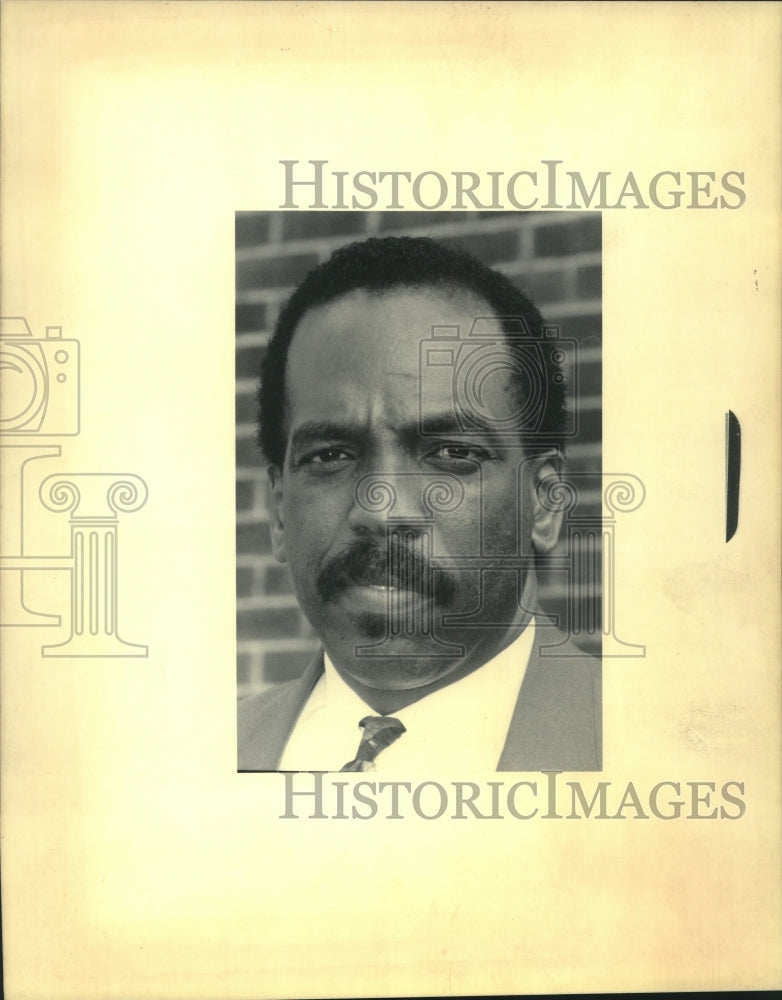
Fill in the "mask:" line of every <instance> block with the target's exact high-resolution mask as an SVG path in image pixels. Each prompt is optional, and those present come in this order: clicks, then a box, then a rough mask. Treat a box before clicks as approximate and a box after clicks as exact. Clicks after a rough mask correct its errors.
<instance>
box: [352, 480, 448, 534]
mask: <svg viewBox="0 0 782 1000" xmlns="http://www.w3.org/2000/svg"><path fill="white" fill-rule="evenodd" d="M431 486H432V477H431V476H428V477H427V476H424V475H421V474H420V473H418V474H416V473H405V472H396V473H384V472H378V473H370V474H368V475H366V476H362V478H361V479H359V480H358V482H357V483H356V488H355V491H354V496H353V505H352V507H351V510H350V514H349V516H348V524H349V525H350V527H351V528H353V530H354V531H363V532H367V531H369V532H373V533H376V534H385V532H386V530H387V528H388V526H389V525H394V526H398V527H401V526H403V525H404V526H405V527H408V528H410V529H412V530H414V531H421V530H423V527H424V525H426V524H430V523H431V522H432V510H431V508H430V507H429V506H428V505H427V503H426V497H427V494H428V492H429V491H430V490H431Z"/></svg>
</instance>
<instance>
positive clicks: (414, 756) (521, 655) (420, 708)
mask: <svg viewBox="0 0 782 1000" xmlns="http://www.w3.org/2000/svg"><path fill="white" fill-rule="evenodd" d="M534 630H535V620H534V619H532V620H531V621H530V623H529V624H528V625H527V627H526V628H525V629H524V631H523V632H522V633H521V635H520V636H519V637H518V638H517V639H515V640H514V641H513V642H512V643H511V644H510V645H509V646H507V647H506V648H505V649H503V650H502V652H500V653H498V654H497V656H495V657H494V659H492V660H489V662H488V663H485V664H484V665H483V666H482V667H479V668H478V669H477V670H473V672H472V673H471V674H468V675H467V676H466V677H462V678H461V680H458V681H455V682H454V683H453V684H448V685H447V686H446V687H444V688H440V690H438V691H435V692H433V693H432V694H430V695H427V696H426V697H424V698H421V699H420V700H419V701H416V702H414V703H413V704H412V705H408V706H407V707H406V708H403V709H400V711H398V712H394V713H392V715H393V718H396V719H399V721H400V722H401V723H402V724H403V725H404V727H405V729H406V730H407V731H406V732H405V733H403V734H402V735H401V736H400V737H399V739H397V740H396V742H395V743H392V744H391V746H389V747H386V749H385V750H382V751H381V752H380V754H379V756H378V757H377V760H376V761H375V763H374V765H372V766H370V770H372V771H376V772H379V773H384V774H414V773H419V774H420V773H426V774H427V775H431V774H438V773H441V772H445V773H453V774H455V773H460V774H471V773H483V772H485V771H494V770H495V769H496V767H497V762H498V761H499V759H500V754H501V753H502V748H503V746H504V744H505V738H506V736H507V732H508V727H509V725H510V720H511V716H512V715H513V709H514V707H515V705H516V700H517V698H518V694H519V688H520V687H521V682H522V681H523V680H524V674H525V672H526V670H527V663H528V661H529V656H530V652H531V650H532V644H533V638H534ZM324 664H325V672H324V673H323V674H322V675H321V677H320V678H319V680H318V681H317V683H316V684H315V687H314V688H313V689H312V693H311V694H310V697H309V698H308V700H307V703H306V705H305V706H304V708H303V709H302V712H301V714H300V716H299V718H298V720H297V722H296V725H295V727H294V729H293V732H292V733H291V736H290V739H289V740H288V744H287V746H286V748H285V751H284V753H283V755H282V761H281V763H280V770H281V771H339V770H340V768H341V767H342V766H343V765H344V764H346V763H347V762H348V761H351V760H353V759H354V758H355V756H356V751H357V750H358V746H359V743H360V742H361V735H362V730H361V728H360V727H359V722H360V721H361V719H363V718H364V717H365V716H367V715H377V714H378V713H377V712H375V711H374V710H373V709H372V708H371V707H370V706H369V705H367V704H366V702H365V701H363V700H362V699H361V698H359V696H358V695H357V694H356V692H355V691H354V690H353V689H352V688H351V687H350V686H349V685H348V684H346V683H345V681H344V680H343V679H342V678H341V677H340V675H339V674H338V673H337V670H336V668H335V666H334V664H333V663H332V662H331V660H330V659H329V657H328V655H327V654H326V655H324Z"/></svg>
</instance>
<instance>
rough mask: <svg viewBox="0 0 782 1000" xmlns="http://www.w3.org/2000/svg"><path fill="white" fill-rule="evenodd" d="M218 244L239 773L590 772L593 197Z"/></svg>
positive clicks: (276, 227)
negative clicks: (232, 526) (233, 414)
mask: <svg viewBox="0 0 782 1000" xmlns="http://www.w3.org/2000/svg"><path fill="white" fill-rule="evenodd" d="M236 240H237V249H236V253H237V304H236V323H237V330H236V332H237V340H236V346H237V403H236V407H237V456H238V461H237V618H238V635H237V649H238V678H237V680H238V688H239V692H240V696H241V697H240V701H239V716H238V718H239V728H238V733H239V769H240V770H242V771H263V770H337V771H338V770H377V769H379V770H381V771H386V770H387V769H388V768H391V769H393V770H395V771H398V772H399V773H404V771H405V769H406V768H411V767H412V768H413V769H414V771H415V772H416V773H420V772H421V771H422V770H423V771H424V773H426V771H427V769H428V773H429V774H435V773H440V772H441V771H443V770H446V771H447V770H449V769H450V770H451V771H452V773H463V774H466V773H482V772H485V771H498V770H499V771H524V770H547V769H560V770H567V771H594V770H600V768H601V751H602V740H601V725H600V724H601V714H602V708H601V699H600V662H599V658H600V653H601V622H602V617H601V607H600V598H601V582H602V574H601V570H602V564H601V550H602V546H601V516H602V510H601V500H602V496H601V475H600V474H601V461H600V455H601V449H600V443H601V437H600V435H601V394H600V393H601V378H600V360H601V332H602V331H601V279H602V266H601V216H600V213H596V212H593V213H571V214H568V215H562V214H559V215H557V214H554V213H545V212H531V213H526V214H525V215H523V216H520V215H519V214H518V213H508V212H497V213H494V212H481V213H479V212H464V213H458V214H457V213H448V212H446V213H441V212H438V213H423V212H419V213H409V212H398V213H393V212H387V213H355V212H354V213H350V212H328V213H326V212H297V213H293V212H284V213H262V212H256V213H253V212H241V213H237V217H236ZM294 282H295V285H293V290H291V285H292V284H293V283H294ZM536 303H540V309H539V308H538V306H537V304H536ZM259 386H260V394H259ZM264 535H265V536H266V537H264ZM392 743H393V746H392ZM354 744H355V746H354ZM381 749H382V754H383V756H382V759H379V754H380V751H381ZM354 751H356V754H357V755H358V756H356V755H355V754H354ZM343 758H344V759H343ZM343 765H344V766H343Z"/></svg>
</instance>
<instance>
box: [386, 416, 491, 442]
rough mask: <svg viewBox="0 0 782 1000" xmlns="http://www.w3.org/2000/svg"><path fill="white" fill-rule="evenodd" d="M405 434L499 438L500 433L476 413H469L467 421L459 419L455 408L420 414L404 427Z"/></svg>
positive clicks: (489, 421) (488, 421)
mask: <svg viewBox="0 0 782 1000" xmlns="http://www.w3.org/2000/svg"><path fill="white" fill-rule="evenodd" d="M404 433H405V434H411V433H414V434H417V435H419V436H422V435H423V436H424V437H435V436H436V435H438V434H443V435H450V434H457V435H459V437H465V438H468V439H469V438H470V437H477V436H481V437H489V438H492V439H494V438H496V439H497V440H500V439H501V438H502V435H499V434H498V433H497V428H496V427H495V426H494V425H493V423H492V422H491V420H486V421H482V420H480V419H479V417H478V415H477V414H472V413H471V414H470V419H469V421H467V422H466V424H465V421H463V420H460V419H459V417H458V415H457V413H456V411H455V410H444V411H443V412H442V413H429V414H422V415H421V417H420V419H419V420H418V421H416V422H415V423H412V424H410V425H408V426H407V427H405V430H404Z"/></svg>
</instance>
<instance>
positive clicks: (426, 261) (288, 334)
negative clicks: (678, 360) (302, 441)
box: [259, 236, 565, 467]
mask: <svg viewBox="0 0 782 1000" xmlns="http://www.w3.org/2000/svg"><path fill="white" fill-rule="evenodd" d="M398 288H435V289H442V290H446V291H451V292H453V291H454V290H466V291H468V292H472V293H474V294H475V295H477V296H478V297H479V298H482V299H483V300H484V301H485V302H487V303H488V305H489V306H490V307H491V309H492V311H493V313H494V315H495V316H496V317H497V318H498V319H501V320H502V321H503V329H504V330H505V332H506V333H508V332H514V331H516V330H517V329H518V320H519V319H521V320H522V323H523V326H524V328H525V329H526V330H527V331H528V332H529V335H530V338H531V339H532V340H534V341H540V340H541V339H542V336H543V319H542V317H541V315H540V313H539V312H538V310H537V309H536V308H535V306H534V305H533V304H532V302H530V300H529V299H528V298H527V296H526V295H525V294H524V293H523V292H522V291H521V290H520V289H518V288H517V287H516V286H515V285H514V284H513V282H512V281H511V280H510V279H509V278H507V277H506V276H505V275H503V274H500V273H499V272H498V271H494V270H492V269H491V268H490V267H487V266H486V265H485V264H482V263H481V262H480V261H479V260H476V258H475V257H473V256H471V255H470V254H468V253H466V252H465V251H464V250H461V249H456V248H454V247H450V246H445V245H443V244H442V243H438V242H436V241H435V240H432V239H429V238H428V237H411V236H388V237H384V238H376V237H373V238H371V239H368V240H363V241H361V242H357V243H350V244H348V245H347V246H343V247H340V248H339V249H338V250H335V251H334V253H333V254H332V255H331V256H330V257H329V258H328V260H326V261H325V262H324V263H322V264H319V265H318V266H317V267H315V268H314V269H313V270H312V271H310V272H309V274H307V276H306V277H305V278H304V280H303V281H302V283H301V284H300V285H299V286H298V288H296V290H295V291H294V292H293V293H292V295H291V296H290V298H289V299H288V300H287V302H286V303H285V305H284V306H283V308H282V310H281V311H280V314H279V317H278V319H277V323H276V324H275V327H274V332H273V334H272V337H271V340H270V342H269V346H268V350H267V352H266V356H265V358H264V361H263V365H262V369H261V385H260V390H259V402H260V435H259V440H260V445H261V449H262V451H263V453H264V455H265V457H266V459H267V461H269V462H270V463H271V464H273V465H277V466H279V467H282V465H283V462H284V460H285V447H286V432H285V374H286V371H285V370H286V364H287V358H288V350H289V347H290V344H291V340H292V339H293V335H294V333H295V332H296V327H297V326H298V324H299V322H300V320H301V319H302V317H303V316H304V314H305V313H306V312H307V311H308V310H310V309H313V308H315V307H317V306H322V305H325V304H326V303H328V302H332V301H333V300H335V299H338V298H341V297H342V296H343V295H347V294H348V293H349V292H353V291H356V290H358V289H366V290H367V291H370V292H385V291H390V290H392V289H398ZM543 357H544V359H545V366H546V374H545V380H546V387H545V389H546V391H545V392H543V393H542V394H541V396H542V398H541V403H540V410H541V412H538V413H537V414H533V416H532V418H531V421H530V422H531V423H532V422H533V421H534V428H532V429H533V430H534V431H535V439H537V440H539V441H541V442H543V441H544V442H545V446H546V447H551V446H556V447H559V448H560V449H561V448H562V444H563V442H562V437H563V431H564V425H565V379H564V377H563V374H562V371H561V369H560V368H559V366H558V365H556V364H555V362H553V361H552V360H551V358H550V352H548V351H546V352H543Z"/></svg>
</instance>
